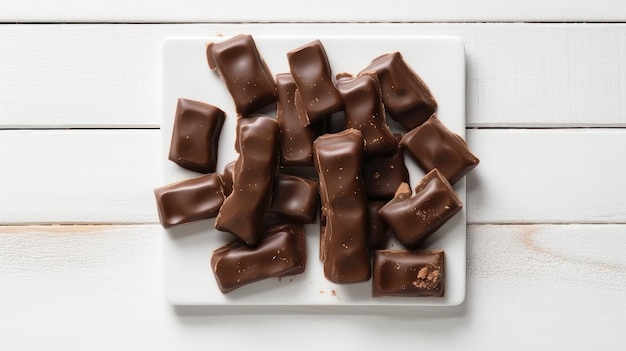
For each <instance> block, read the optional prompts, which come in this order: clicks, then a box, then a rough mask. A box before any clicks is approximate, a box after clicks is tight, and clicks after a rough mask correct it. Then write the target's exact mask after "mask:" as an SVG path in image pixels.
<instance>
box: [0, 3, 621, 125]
mask: <svg viewBox="0 0 626 351" xmlns="http://www.w3.org/2000/svg"><path fill="white" fill-rule="evenodd" d="M20 4H22V3H20ZM91 5H92V4H90V5H89V6H91ZM107 6H108V7H110V8H115V7H113V6H109V5H107ZM507 6H510V5H509V4H508V3H507ZM594 6H595V7H598V8H600V6H598V4H596V3H594ZM181 7H184V6H182V5H181ZM360 7H364V6H360ZM365 7H366V6H365ZM59 8H62V7H59ZM124 8H126V7H124ZM142 10H145V9H144V8H142ZM0 12H1V11H0ZM611 12H612V13H613V12H615V13H617V12H619V11H613V10H612V11H611ZM241 32H245V33H251V34H254V35H272V34H273V35H284V34H285V33H289V34H292V35H333V34H336V33H341V34H342V35H394V34H395V35H403V34H404V35H406V34H411V35H457V36H460V37H462V38H463V39H464V40H465V46H466V57H467V123H468V126H470V127H528V126H530V127H554V126H557V127H570V126H620V127H624V126H626V88H624V87H625V86H626V41H625V40H624V37H626V25H625V24H562V23H554V24H528V23H505V24H503V23H458V24H456V23H455V24H449V23H448V24H445V23H433V24H278V23H273V24H185V25H182V24H169V25H156V24H145V25H137V24H116V25H102V24H75V25H2V26H0V80H1V81H2V84H0V128H13V127H18V128H21V127H24V128H48V127H68V126H81V127H156V126H158V125H159V123H160V121H159V116H160V106H161V105H162V104H161V103H160V100H159V99H160V98H161V94H160V91H161V89H160V77H161V72H160V70H161V66H160V65H161V56H160V45H161V42H162V40H163V39H164V38H166V37H170V36H208V35H219V34H222V35H226V36H228V35H234V34H238V33H241ZM131 34H132V35H131Z"/></svg>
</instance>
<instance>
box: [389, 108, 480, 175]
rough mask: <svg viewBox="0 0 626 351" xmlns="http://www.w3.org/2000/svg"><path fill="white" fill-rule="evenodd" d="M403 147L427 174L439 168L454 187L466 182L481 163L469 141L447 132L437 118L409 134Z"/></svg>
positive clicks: (405, 137)
mask: <svg viewBox="0 0 626 351" xmlns="http://www.w3.org/2000/svg"><path fill="white" fill-rule="evenodd" d="M401 144H402V145H403V146H404V148H405V149H406V151H408V152H409V154H410V155H411V156H412V157H413V158H414V159H415V161H416V162H417V164H418V165H419V166H420V167H421V168H422V169H423V170H424V171H425V172H429V171H430V170H432V169H434V168H437V169H438V170H439V171H440V172H441V173H442V174H443V175H444V176H445V177H446V178H447V179H448V181H449V182H450V184H454V183H456V182H457V181H458V180H459V179H461V178H463V176H465V175H466V174H467V173H468V172H469V171H471V170H472V169H473V168H474V167H476V166H477V165H478V162H479V160H478V158H476V156H474V155H473V154H472V152H471V151H470V150H469V148H468V147H467V143H465V140H463V139H462V138H461V137H460V136H459V135H457V134H455V133H453V132H452V131H450V130H449V129H448V128H446V126H444V125H443V123H441V120H439V118H437V115H432V116H431V117H430V118H429V119H428V120H427V121H426V122H424V124H422V125H421V126H419V127H417V128H415V129H413V130H412V131H410V132H408V133H406V134H405V135H404V137H403V138H402V141H401Z"/></svg>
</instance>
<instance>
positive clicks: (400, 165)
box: [361, 134, 409, 200]
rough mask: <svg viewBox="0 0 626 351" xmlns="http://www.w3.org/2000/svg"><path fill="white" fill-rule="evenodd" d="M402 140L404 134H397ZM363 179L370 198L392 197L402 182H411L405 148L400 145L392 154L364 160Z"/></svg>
mask: <svg viewBox="0 0 626 351" xmlns="http://www.w3.org/2000/svg"><path fill="white" fill-rule="evenodd" d="M395 137H396V140H398V141H400V140H401V139H402V136H401V135H400V134H396V135H395ZM361 171H362V172H363V181H364V183H365V192H366V193H367V197H368V198H369V199H379V200H389V199H391V198H392V197H393V196H394V194H395V193H396V190H397V189H398V186H399V185H400V184H401V183H408V182H409V171H408V170H407V168H406V165H405V164H404V150H403V148H402V146H401V145H398V146H397V147H396V148H395V150H394V152H393V153H392V154H390V155H383V156H377V157H372V158H369V159H366V160H365V161H363V168H362V170H361Z"/></svg>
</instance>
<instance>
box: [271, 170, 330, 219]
mask: <svg viewBox="0 0 626 351" xmlns="http://www.w3.org/2000/svg"><path fill="white" fill-rule="evenodd" d="M273 191H274V195H273V196H272V205H271V206H270V209H269V212H270V213H276V214H279V215H281V216H282V217H284V218H288V219H291V220H294V221H296V222H299V223H314V222H315V218H316V217H317V208H318V207H317V198H318V185H317V182H316V181H314V180H310V179H306V178H302V177H296V176H292V175H288V174H283V173H278V175H276V178H275V179H274V190H273Z"/></svg>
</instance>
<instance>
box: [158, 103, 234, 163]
mask: <svg viewBox="0 0 626 351" xmlns="http://www.w3.org/2000/svg"><path fill="white" fill-rule="evenodd" d="M225 118H226V115H225V114H224V111H222V110H220V109H219V108H217V107H215V106H213V105H209V104H205V103H203V102H199V101H194V100H187V99H178V104H177V106H176V116H175V117H174V127H173V130H172V142H171V144H170V153H169V159H170V160H172V161H174V162H175V163H176V164H178V165H179V166H181V167H184V168H186V169H189V170H192V171H196V172H200V173H213V172H215V165H216V163H217V146H218V142H219V138H220V132H221V131H222V125H223V124H224V119H225Z"/></svg>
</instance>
